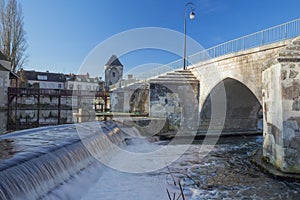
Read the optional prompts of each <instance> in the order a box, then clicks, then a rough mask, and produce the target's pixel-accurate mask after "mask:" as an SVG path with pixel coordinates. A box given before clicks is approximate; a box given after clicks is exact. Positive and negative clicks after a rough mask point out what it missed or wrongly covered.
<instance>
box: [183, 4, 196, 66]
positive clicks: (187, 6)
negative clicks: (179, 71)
mask: <svg viewBox="0 0 300 200" xmlns="http://www.w3.org/2000/svg"><path fill="white" fill-rule="evenodd" d="M188 8H189V9H190V14H189V17H190V20H193V19H194V18H195V13H194V10H195V8H196V6H195V4H193V3H191V2H189V3H187V4H185V7H184V47H183V55H184V56H183V70H186V68H187V58H186V12H187V9H188Z"/></svg>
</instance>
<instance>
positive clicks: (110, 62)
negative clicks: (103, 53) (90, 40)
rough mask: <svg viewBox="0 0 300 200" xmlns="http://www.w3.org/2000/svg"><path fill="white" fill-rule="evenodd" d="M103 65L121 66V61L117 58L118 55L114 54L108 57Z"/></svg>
mask: <svg viewBox="0 0 300 200" xmlns="http://www.w3.org/2000/svg"><path fill="white" fill-rule="evenodd" d="M105 66H122V67H123V65H122V63H121V62H120V60H119V59H118V57H117V56H116V55H112V56H111V57H110V59H109V60H108V61H107V63H106V64H105Z"/></svg>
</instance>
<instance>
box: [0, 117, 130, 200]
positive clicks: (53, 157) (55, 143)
mask: <svg viewBox="0 0 300 200" xmlns="http://www.w3.org/2000/svg"><path fill="white" fill-rule="evenodd" d="M126 137H128V135H126V134H125V133H124V132H123V131H121V130H120V128H119V127H118V126H117V125H116V124H113V123H109V122H105V123H104V122H90V123H83V124H75V125H62V126H55V127H51V128H49V127H46V128H37V129H31V130H26V131H19V132H14V133H11V134H7V135H5V136H2V137H0V143H2V145H1V148H2V150H1V152H2V155H1V158H0V159H1V161H0V179H1V183H0V199H41V198H43V197H45V195H47V194H48V193H49V192H51V191H52V190H54V189H56V188H57V187H59V186H60V185H62V184H63V183H64V182H66V181H68V180H70V179H72V177H74V176H75V175H76V174H78V173H80V172H81V171H83V170H85V169H87V168H88V167H89V166H91V165H93V164H95V163H97V162H98V160H97V159H98V158H100V157H101V159H110V156H112V152H113V149H114V148H115V147H118V146H121V145H122V144H123V142H124V140H125V138H126ZM109 141H110V142H109ZM3 154H5V155H3ZM95 155H97V156H99V157H95Z"/></svg>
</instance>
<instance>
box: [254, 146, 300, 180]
mask: <svg viewBox="0 0 300 200" xmlns="http://www.w3.org/2000/svg"><path fill="white" fill-rule="evenodd" d="M252 162H253V163H254V164H255V165H256V166H258V167H259V168H260V169H261V170H262V171H263V172H264V173H267V174H268V175H270V176H271V177H273V178H276V179H279V180H291V181H299V182H300V174H292V173H284V172H282V171H280V170H278V169H277V168H276V167H274V166H273V165H271V164H269V163H267V162H265V161H264V160H263V159H262V149H261V148H260V149H258V150H257V151H256V152H255V153H254V156H253V158H252Z"/></svg>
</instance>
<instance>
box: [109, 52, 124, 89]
mask: <svg viewBox="0 0 300 200" xmlns="http://www.w3.org/2000/svg"><path fill="white" fill-rule="evenodd" d="M122 77H123V65H122V63H121V62H120V60H119V59H118V57H117V56H115V55H112V56H111V57H110V59H109V60H108V61H107V63H106V64H105V82H106V86H110V85H114V84H116V83H118V82H119V81H120V80H122Z"/></svg>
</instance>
